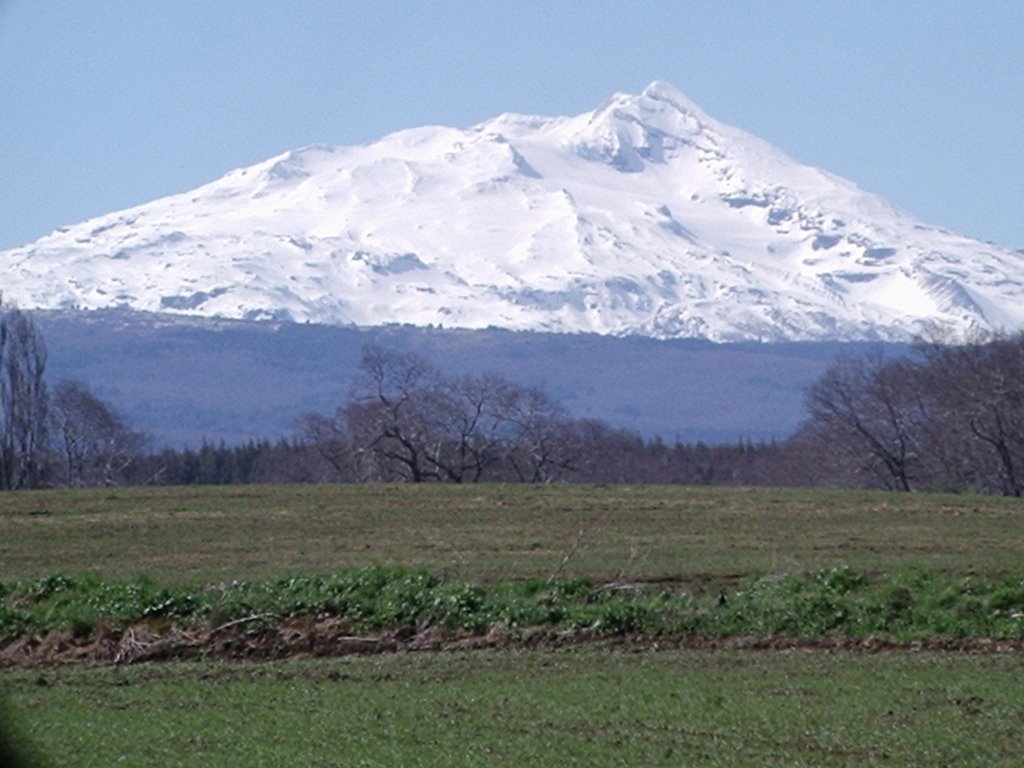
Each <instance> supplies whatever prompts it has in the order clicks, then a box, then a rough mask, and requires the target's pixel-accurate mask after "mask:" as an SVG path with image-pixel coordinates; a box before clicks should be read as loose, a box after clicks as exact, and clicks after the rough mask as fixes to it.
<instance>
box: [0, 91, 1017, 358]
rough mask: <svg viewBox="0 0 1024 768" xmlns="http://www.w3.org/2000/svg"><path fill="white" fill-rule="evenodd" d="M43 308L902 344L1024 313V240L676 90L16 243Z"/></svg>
mask: <svg viewBox="0 0 1024 768" xmlns="http://www.w3.org/2000/svg"><path fill="white" fill-rule="evenodd" d="M0 264H2V265H3V272H4V287H3V291H4V297H5V298H7V299H9V300H13V301H15V302H17V303H18V304H19V305H20V306H22V307H23V308H28V309H32V308H38V309H65V310H66V309H83V310H87V309H101V308H115V307H119V308H127V309H132V310H139V311H145V312H159V313H170V314H180V315H190V316H199V317H218V318H237V319H272V320H285V321H295V322H309V323H320V324H329V325H353V326H371V327H372V326H380V325H387V324H393V323H398V324H409V325H414V326H434V327H438V326H442V327H453V328H488V327H494V328H504V329H513V330H522V331H548V332H569V333H597V334H604V335H616V336H626V335H641V336H649V337H654V338H660V339H670V338H684V337H685V338H706V339H710V340H714V341H740V340H762V341H777V340H798V341H799V340H815V341H822V340H864V339H879V340H887V341H903V340H907V339H910V338H912V337H914V336H915V335H918V334H921V333H926V332H929V331H930V330H931V329H933V328H941V329H943V330H944V331H946V332H947V333H953V334H966V333H973V332H985V331H997V330H1015V329H1018V328H1021V327H1024V255H1022V254H1021V253H1019V252H1013V251H1010V250H1007V249H1003V248H1000V247H997V246H994V245H989V244H985V243H981V242H978V241H975V240H971V239H968V238H965V237H960V236H958V235H955V234H952V233H949V232H946V231H944V230H941V229H938V228H935V227H932V226H928V225H926V224H923V223H921V222H918V221H916V220H914V219H913V218H911V217H910V216H908V215H906V214H904V213H902V212H900V211H899V210H897V209H896V208H894V207H893V206H891V205H890V204H888V203H887V202H885V201H884V200H882V199H881V198H879V197H877V196H874V195H871V194H869V193H867V192H865V191H863V190H861V189H859V188H858V187H857V186H856V185H854V184H852V183H850V182H848V181H845V180H843V179H840V178H838V177H836V176H833V175H831V174H829V173H826V172H825V171H822V170H819V169H816V168H812V167H809V166H805V165H801V164H800V163H798V162H796V161H794V160H792V159H791V158H789V157H787V156H786V155H785V154H783V153H782V152H781V151H779V150H777V149H775V148H774V147H772V146H770V145H769V144H767V143H765V142H764V141H762V140H760V139H758V138H756V137H754V136H751V135H749V134H747V133H744V132H743V131H741V130H738V129H736V128H732V127H729V126H726V125H723V124H721V123H719V122H717V121H716V120H714V119H713V118H711V117H709V116H708V115H706V114H705V113H704V112H703V111H701V110H700V108H698V107H697V106H696V105H694V104H693V103H692V102H690V101H689V100H688V99H687V98H686V97H685V96H683V95H682V94H681V93H680V92H679V91H677V90H676V89H674V88H673V87H672V86H670V85H667V84H665V83H661V82H655V83H652V84H651V85H650V86H648V87H647V88H646V89H644V91H643V92H642V93H640V94H635V95H632V94H617V95H615V96H613V97H612V98H611V99H609V100H608V101H607V102H606V103H605V104H603V105H602V106H600V107H599V108H598V109H596V110H594V111H593V112H591V113H587V114H584V115H580V116H578V117H554V118H550V117H535V116H524V115H513V114H506V115H501V116H499V117H496V118H494V119H492V120H489V121H487V122H484V123H481V124H479V125H476V126H474V127H472V128H469V129H466V130H459V129H455V128H447V127H423V128H415V129H411V130H406V131H400V132H398V133H394V134H391V135H388V136H385V137H384V138H382V139H380V140H379V141H377V142H374V143H372V144H367V145H364V146H356V147H329V146H312V147H307V148H304V149H299V150H294V151H290V152H286V153H284V154H282V155H279V156H277V157H274V158H271V159H269V160H267V161H265V162H262V163H259V164H257V165H254V166H251V167H248V168H242V169H239V170H235V171H232V172H231V173H228V174H227V175H226V176H224V177H223V178H221V179H218V180H217V181H214V182H211V183H209V184H206V185H205V186H202V187H200V188H198V189H196V190H193V191H191V192H186V193H184V194H178V195H173V196H170V197H166V198H162V199H159V200H156V201H153V202H151V203H148V204H145V205H141V206H138V207H135V208H131V209H128V210H125V211H120V212H116V213H112V214H109V215H106V216H101V217H99V218H95V219H92V220H89V221H86V222H83V223H81V224H77V225H75V226H70V227H66V228H62V229H60V230H58V231H56V232H54V233H52V234H50V235H48V236H46V237H43V238H41V239H40V240H38V241H36V242H34V243H31V244H29V245H25V246H23V247H19V248H15V249H12V250H8V251H5V252H3V253H0Z"/></svg>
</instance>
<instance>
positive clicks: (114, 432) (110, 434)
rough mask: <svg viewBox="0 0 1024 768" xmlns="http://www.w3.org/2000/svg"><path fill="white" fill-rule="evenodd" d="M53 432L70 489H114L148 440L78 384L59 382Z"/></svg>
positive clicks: (116, 412)
mask: <svg viewBox="0 0 1024 768" xmlns="http://www.w3.org/2000/svg"><path fill="white" fill-rule="evenodd" d="M50 421H51V425H52V426H51V431H52V433H53V436H54V439H55V441H56V443H57V444H58V451H59V453H60V456H61V464H62V474H63V476H64V483H65V484H66V485H68V486H71V487H75V486H94V485H115V484H117V483H119V482H121V479H122V477H123V473H124V472H125V470H127V469H128V468H129V467H130V466H131V465H132V463H133V462H135V461H136V460H137V459H138V458H139V457H140V456H141V455H142V453H143V452H144V451H145V449H146V445H147V443H148V438H147V437H146V435H144V434H142V433H140V432H135V431H133V430H132V429H130V428H129V427H128V425H127V423H126V421H125V419H124V417H123V416H122V415H121V414H120V413H119V412H118V411H117V409H116V408H114V407H113V406H112V405H110V404H109V403H107V402H104V401H103V400H101V399H100V398H99V397H97V396H96V395H95V394H94V393H93V392H92V391H91V390H89V388H88V387H86V386H85V385H84V384H82V383H81V382H79V381H61V382H59V383H58V384H57V385H56V386H55V387H54V391H53V398H52V401H51V407H50Z"/></svg>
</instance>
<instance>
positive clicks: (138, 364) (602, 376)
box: [35, 311, 902, 445]
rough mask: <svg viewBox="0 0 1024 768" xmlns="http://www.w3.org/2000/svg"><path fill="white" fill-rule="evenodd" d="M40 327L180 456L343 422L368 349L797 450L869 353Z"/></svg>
mask: <svg viewBox="0 0 1024 768" xmlns="http://www.w3.org/2000/svg"><path fill="white" fill-rule="evenodd" d="M35 316H36V318H37V320H38V322H39V324H40V327H41V329H42V330H43V333H44V334H45V337H46V341H47V344H48V347H49V350H50V365H49V372H50V379H51V380H56V379H59V378H76V379H80V380H82V381H84V382H86V383H87V384H89V385H90V386H92V387H93V388H94V389H95V390H96V391H97V392H98V393H100V394H101V395H102V396H104V397H105V398H108V399H109V400H111V401H112V402H114V403H116V404H117V405H118V406H120V407H121V408H122V410H123V411H124V412H125V413H126V414H127V415H128V416H129V418H130V420H131V422H132V424H133V425H134V426H135V427H136V428H138V429H143V430H146V431H149V432H151V433H152V434H153V435H154V436H155V437H156V438H157V440H158V442H160V443H163V444H171V445H182V444H191V445H196V444H198V443H199V442H200V441H201V440H202V439H204V438H205V439H207V440H210V441H215V442H216V441H219V440H222V439H223V440H225V441H226V442H228V443H234V442H238V441H242V440H247V439H250V438H261V437H269V438H276V437H278V436H281V435H284V434H287V433H288V431H289V430H290V429H291V427H292V425H293V423H294V420H295V419H296V418H297V417H298V416H300V415H302V414H303V413H307V412H310V411H318V412H331V411H333V410H334V408H335V407H337V406H338V405H341V404H342V403H344V402H345V401H346V399H347V397H348V388H349V384H350V382H351V380H352V377H353V375H354V374H355V372H356V367H357V365H358V360H359V354H360V351H361V349H362V347H363V346H364V345H366V344H378V345H382V346H386V347H390V348H393V349H398V350H409V351H415V352H416V353H418V354H420V355H422V356H424V357H426V358H427V359H429V360H431V361H432V362H434V363H435V364H437V365H438V366H441V367H443V368H445V369H447V370H451V371H464V372H475V373H482V372H494V373H497V374H500V375H501V376H503V377H505V378H508V379H510V380H512V381H516V382H520V383H524V384H529V385H537V386H540V387H542V388H544V389H545V390H547V391H548V392H549V393H551V394H552V395H554V396H555V397H556V398H557V399H559V400H560V401H561V402H562V403H563V404H564V405H565V406H566V407H567V408H568V409H569V411H570V412H571V413H572V414H573V415H575V416H586V417H593V418H598V419H602V420H605V421H608V422H609V423H611V424H612V425H614V426H618V427H625V428H629V429H633V430H636V431H639V432H641V433H642V434H644V435H645V436H653V435H661V436H662V437H664V438H665V439H668V440H672V439H675V438H676V437H677V436H678V437H679V438H681V439H683V440H687V441H692V440H704V441H706V442H732V441H736V440H740V439H747V438H749V439H755V440H762V439H771V438H784V437H786V436H788V435H789V434H790V433H791V432H792V431H793V429H794V428H795V427H796V425H797V424H798V422H799V421H800V419H801V417H802V397H803V394H802V393H803V388H804V387H805V386H806V385H807V384H808V383H809V382H811V381H813V380H814V379H815V378H816V377H817V376H818V374H819V373H820V372H821V371H822V370H823V369H824V367H825V366H826V365H827V364H828V362H829V361H830V360H832V359H833V358H834V357H835V356H836V355H837V354H840V353H841V352H842V351H844V350H847V351H853V350H861V349H863V348H864V347H865V346H867V345H865V344H836V343H825V344H822V343H782V344H758V343H744V344H727V345H720V344H713V343H710V342H706V341H692V340H690V341H685V340H684V341H658V340H654V339H648V338H638V337H627V338H614V337H607V336H598V335H596V334H590V335H565V334H534V333H516V332H511V331H500V330H483V331H455V330H437V329H422V328H413V327H386V328H376V329H355V328H342V327H336V326H321V325H312V324H309V325H305V324H294V323H258V322H243V321H211V320H203V319H195V320H185V321H182V318H168V317H166V316H161V315H150V314H145V313H135V312H128V311H110V312H88V313H78V312H44V313H37V314H36V315H35ZM894 349H896V350H899V349H902V348H900V347H894Z"/></svg>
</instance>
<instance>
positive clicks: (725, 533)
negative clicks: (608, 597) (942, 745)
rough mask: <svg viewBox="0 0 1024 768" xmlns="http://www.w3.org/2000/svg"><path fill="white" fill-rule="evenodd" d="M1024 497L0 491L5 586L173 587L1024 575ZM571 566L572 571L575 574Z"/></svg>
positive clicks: (556, 490)
mask: <svg viewBox="0 0 1024 768" xmlns="http://www.w3.org/2000/svg"><path fill="white" fill-rule="evenodd" d="M1022 542H1024V505H1022V503H1021V501H1020V500H1018V499H1003V498H997V497H979V496H944V495H925V494H913V495H912V494H887V493H867V492H865V493H860V492H849V491H818V490H775V489H770V490H769V489H723V488H683V487H630V486H609V487H596V488H595V487H590V486H528V485H517V486H454V485H430V486H418V487H417V486H411V485H399V486H389V485H379V486H330V485H321V486H302V485H296V486H243V487H215V488H210V487H198V488H139V489H136V488H129V489H116V490H114V491H107V490H84V491H44V492H29V493H13V494H2V495H0V579H3V580H10V579H23V578H33V577H38V576H41V575H45V574H50V573H54V572H57V571H60V572H63V573H87V572H92V573H98V574H103V575H107V576H119V577H124V576H127V575H130V574H135V573H140V572H142V573H146V574H147V575H149V576H152V577H153V578H154V579H157V580H159V581H161V582H203V581H213V582H216V581H224V580H229V579H255V578H261V579H273V578H277V577H279V576H280V575H281V574H282V573H297V572H304V573H310V572H326V571H332V570H336V569H338V568H342V567H350V566H367V565H374V564H401V565H425V566H427V567H430V568H433V569H439V570H444V571H446V572H448V573H452V574H455V575H458V576H459V577H461V578H467V579H482V580H493V579H510V578H529V577H538V576H539V577H547V576H549V575H551V574H552V573H553V572H555V571H558V570H559V569H560V568H561V571H560V573H562V574H564V575H566V576H573V575H581V576H586V577H589V578H593V579H596V580H604V579H615V578H630V579H635V580H642V579H649V580H666V579H667V580H681V581H687V580H694V579H698V580H699V579H703V578H722V577H729V576H736V575H746V574H751V573H775V572H780V573H792V572H796V571H811V570H818V569H821V568H827V567H834V566H836V565H846V566H849V567H851V568H854V569H857V570H864V571H890V570H893V569H894V568H897V567H909V566H918V567H923V568H929V569H933V570H945V571H954V572H963V571H967V570H971V569H974V570H977V571H980V572H985V573H994V572H999V571H1003V570H1007V569H1014V568H1017V567H1019V566H1020V560H1021V557H1020V556H1021V545H1022ZM563 560H565V561H566V562H565V565H564V567H562V563H563Z"/></svg>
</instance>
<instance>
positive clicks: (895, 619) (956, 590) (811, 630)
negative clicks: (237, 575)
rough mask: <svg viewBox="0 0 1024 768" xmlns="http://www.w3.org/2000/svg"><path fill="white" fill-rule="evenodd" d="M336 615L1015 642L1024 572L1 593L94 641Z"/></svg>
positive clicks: (45, 625)
mask: <svg viewBox="0 0 1024 768" xmlns="http://www.w3.org/2000/svg"><path fill="white" fill-rule="evenodd" d="M609 586H612V587H614V588H608V587H609ZM328 616H330V617H338V618H343V619H344V620H346V621H348V622H350V624H351V628H352V631H354V632H359V633H364V634H366V633H371V632H375V631H379V630H399V629H402V630H411V631H413V632H415V631H417V630H420V629H423V628H425V627H434V628H439V629H441V630H444V631H446V632H447V633H448V634H449V635H455V634H458V633H482V632H485V631H487V630H488V629H490V628H492V627H501V628H503V630H506V631H508V630H512V631H518V630H529V629H533V628H538V627H540V628H546V629H569V630H584V629H585V630H588V631H593V632H595V633H597V634H598V635H617V634H626V633H643V634H645V635H648V636H651V635H697V636H707V637H737V636H758V637H794V638H817V637H842V638H867V637H882V638H886V639H890V640H897V641H904V642H905V641H909V640H920V639H927V638H934V637H938V638H991V639H1000V640H1017V639H1020V638H1022V637H1024V571H1019V570H1018V571H1017V572H1015V573H1006V574H1003V575H1002V576H1000V577H998V578H987V577H982V576H977V575H973V576H958V575H951V574H943V573H939V572H934V571H906V572H902V571H901V572H897V573H894V574H887V575H874V576H870V577H869V576H867V575H864V574H861V573H858V572H857V571H853V570H851V569H849V568H833V569H826V570H822V571H817V572H811V573H801V574H790V575H786V576H776V575H768V576H760V577H749V578H747V579H744V580H742V581H740V582H738V583H737V584H735V585H734V586H733V587H732V588H731V589H730V591H729V592H728V593H725V592H722V593H720V595H719V594H714V593H708V592H706V591H702V592H700V593H694V592H691V591H688V590H681V589H676V590H675V591H673V590H670V589H666V588H665V586H664V585H654V586H650V585H648V586H638V585H599V584H594V583H592V582H590V581H589V580H585V579H574V580H564V579H563V580H556V581H553V582H547V581H544V580H541V579H531V580H526V581H514V582H480V583H475V582H466V581H460V580H451V579H445V578H442V577H441V576H439V575H437V574H434V573H431V572H429V571H427V570H425V569H408V568H382V567H373V568H364V569H352V570H348V571H341V572H338V573H335V574H331V575H326V576H320V575H317V576H291V577H282V578H280V579H277V580H275V581H272V582H237V581H234V582H229V583H222V584H213V585H199V586H188V585H176V586H159V585H157V584H156V583H154V582H153V581H152V580H150V579H146V578H137V579H134V580H129V581H110V580H104V579H101V578H99V577H96V576H91V575H88V576H77V577H71V576H64V575H60V574H56V575H51V576H47V577H44V578H42V579H38V580H34V581H23V582H8V583H0V639H3V638H5V637H6V638H8V639H12V640H13V639H15V638H18V637H20V636H23V635H42V634H46V633H48V632H56V631H69V632H71V633H72V634H73V635H75V636H77V637H82V638H88V637H90V636H92V635H93V634H94V633H95V632H96V631H97V630H98V629H100V628H101V627H107V628H111V629H113V630H114V631H120V630H123V629H126V628H128V627H129V626H131V625H133V624H137V623H143V622H144V623H146V629H147V631H149V632H156V634H157V635H166V634H167V633H169V632H171V631H172V630H173V629H175V628H199V629H202V628H207V629H213V628H215V627H218V626H220V625H223V624H225V623H227V622H234V621H238V620H245V621H246V625H247V632H249V633H258V632H260V631H263V630H264V628H266V627H268V626H273V625H275V624H276V623H278V622H279V621H281V620H285V619H294V618H305V619H318V618H323V617H328Z"/></svg>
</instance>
